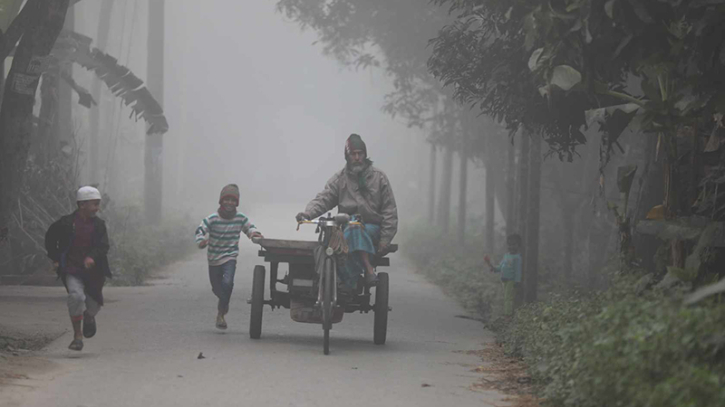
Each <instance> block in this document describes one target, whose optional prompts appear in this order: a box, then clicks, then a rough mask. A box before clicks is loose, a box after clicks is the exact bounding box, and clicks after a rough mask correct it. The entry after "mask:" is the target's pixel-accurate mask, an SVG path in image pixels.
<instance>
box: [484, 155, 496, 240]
mask: <svg viewBox="0 0 725 407" xmlns="http://www.w3.org/2000/svg"><path fill="white" fill-rule="evenodd" d="M489 144H490V143H489ZM487 150H488V151H486V155H488V160H487V161H488V164H489V165H487V166H486V200H485V202H486V208H485V214H486V233H485V237H486V248H487V250H488V251H489V252H491V253H493V252H495V251H496V242H495V239H496V224H495V219H496V170H495V166H494V165H493V160H492V156H493V154H494V150H493V148H491V146H490V145H489V148H488V149H487Z"/></svg>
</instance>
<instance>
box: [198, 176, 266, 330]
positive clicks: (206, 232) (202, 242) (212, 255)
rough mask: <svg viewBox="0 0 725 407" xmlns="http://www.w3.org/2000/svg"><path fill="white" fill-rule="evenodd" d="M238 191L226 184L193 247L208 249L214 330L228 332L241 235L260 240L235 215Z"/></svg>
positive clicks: (242, 217) (247, 222) (246, 222)
mask: <svg viewBox="0 0 725 407" xmlns="http://www.w3.org/2000/svg"><path fill="white" fill-rule="evenodd" d="M237 206H239V187H238V186H237V185H236V184H229V185H227V186H225V187H224V188H222V192H221V194H220V195H219V209H217V211H216V212H214V213H212V214H211V215H209V216H207V217H206V218H204V219H203V220H202V221H201V224H200V225H199V227H198V228H196V236H195V240H196V244H197V246H199V248H200V249H204V248H206V247H209V249H208V250H207V260H208V261H209V282H211V290H212V292H213V293H214V295H216V296H217V298H218V299H219V302H218V304H217V317H216V327H217V328H219V329H227V321H226V320H224V316H225V315H226V314H227V312H229V300H230V299H231V297H232V290H233V289H234V274H235V273H236V269H237V256H239V237H240V236H241V234H242V233H244V234H245V235H246V236H247V237H248V238H249V239H252V238H255V237H259V238H261V237H262V234H261V233H260V232H259V231H258V230H257V228H256V226H254V224H252V222H251V221H250V220H249V218H247V217H246V216H245V215H244V214H242V213H240V212H237Z"/></svg>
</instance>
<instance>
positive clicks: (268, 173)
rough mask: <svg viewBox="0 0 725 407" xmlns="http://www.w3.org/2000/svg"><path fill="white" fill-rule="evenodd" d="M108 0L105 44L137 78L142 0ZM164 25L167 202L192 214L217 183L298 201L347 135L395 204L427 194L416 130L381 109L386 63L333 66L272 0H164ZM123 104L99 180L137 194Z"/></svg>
mask: <svg viewBox="0 0 725 407" xmlns="http://www.w3.org/2000/svg"><path fill="white" fill-rule="evenodd" d="M96 3H100V2H83V3H79V4H78V5H77V6H76V9H77V10H76V15H77V18H76V29H77V30H78V31H80V32H83V33H85V34H87V35H89V36H95V35H94V32H95V30H97V28H96V27H95V25H96V24H97V23H96V21H97V20H96V19H95V18H90V17H91V16H97V13H98V9H99V5H98V4H96ZM116 3H117V4H116V6H115V7H116V9H114V19H113V26H112V28H111V32H112V34H111V40H110V42H109V47H108V52H109V53H110V54H112V55H116V56H118V57H119V61H120V62H121V63H123V64H127V65H128V66H129V68H131V69H132V70H133V71H134V72H136V73H137V75H138V76H139V77H141V78H144V73H145V71H146V56H145V49H146V47H145V42H144V41H145V38H146V34H145V33H146V28H147V16H146V13H147V10H146V9H147V5H146V2H145V1H136V0H122V1H118V2H116ZM84 15H88V16H89V18H88V19H87V21H85V20H84V19H83V18H82V16H84ZM131 27H133V28H131ZM132 30H133V31H132ZM132 32H133V34H132ZM124 33H125V37H124V36H123V35H124ZM165 34H166V38H165V41H166V45H165V46H166V52H165V64H166V66H165V75H166V77H165V81H164V86H165V92H164V93H165V94H164V100H165V103H164V110H165V113H166V117H167V119H168V121H169V123H170V131H169V132H168V133H167V134H166V135H164V136H163V137H164V143H165V147H164V163H165V186H164V188H165V191H164V195H165V199H164V203H165V206H166V207H167V208H175V209H184V210H188V211H191V213H193V214H194V215H202V214H204V213H206V212H209V211H212V210H214V209H215V205H216V202H217V199H218V194H219V191H220V189H221V187H222V186H224V185H225V184H227V183H237V184H239V186H240V189H241V193H242V199H241V204H240V210H242V211H249V209H247V208H250V207H255V206H257V205H271V204H274V205H281V204H287V205H289V206H290V207H291V206H293V205H296V206H297V207H299V210H301V209H303V208H304V204H305V203H306V202H307V201H309V200H310V199H311V198H313V197H314V195H315V194H316V193H317V192H318V191H319V190H321V189H322V188H323V186H324V184H325V182H326V181H327V179H328V178H330V176H332V174H333V173H334V172H335V171H338V170H339V169H341V168H342V167H343V165H344V163H345V161H344V158H343V147H344V142H345V139H346V138H347V137H348V135H349V134H350V133H358V134H360V135H361V136H362V137H363V140H364V141H365V142H366V143H367V149H368V155H369V157H370V158H371V159H372V160H373V161H374V163H375V165H376V166H377V167H379V168H381V169H382V170H383V171H385V172H386V173H387V174H388V176H389V178H390V179H391V183H392V184H393V187H394V191H395V194H396V196H397V198H398V201H399V205H400V206H401V208H404V207H407V208H411V207H415V206H416V202H414V201H412V200H413V198H414V197H415V196H416V195H419V194H424V193H425V192H424V190H423V185H422V183H423V182H424V180H425V178H423V176H424V174H426V170H425V168H426V167H427V165H426V164H425V163H424V162H423V161H422V160H420V158H421V157H427V154H428V147H426V145H425V143H424V141H425V134H424V133H423V132H421V130H419V129H409V128H407V127H406V126H405V124H404V123H403V122H402V121H400V120H394V119H392V118H390V117H389V116H388V115H386V114H385V113H383V112H382V111H381V106H382V104H383V98H384V95H385V94H386V93H387V92H388V91H390V89H391V84H390V83H389V79H388V78H387V77H386V76H385V74H384V72H383V71H382V70H380V69H368V70H360V71H350V70H346V69H343V68H341V67H340V65H339V64H338V63H337V62H336V61H335V60H334V59H332V58H329V57H326V56H324V55H322V50H321V47H320V46H316V45H314V44H313V43H314V42H315V40H316V36H315V33H313V32H311V31H307V32H304V31H301V30H300V28H299V26H298V25H297V24H295V23H293V22H290V21H286V20H285V18H284V16H283V15H281V14H279V13H277V12H276V10H275V7H274V4H273V3H272V2H266V1H250V2H240V1H224V0H214V1H205V2H199V1H191V0H174V1H169V2H166V30H165ZM80 74H85V73H80ZM108 97H109V98H110V96H108ZM107 103H108V102H107ZM110 103H111V104H110V106H113V105H114V103H115V105H116V106H117V105H118V103H117V102H113V101H111V102H110ZM102 107H103V106H102ZM116 110H117V111H119V108H118V107H116ZM124 112H125V111H124V109H123V108H120V113H118V112H117V113H116V116H115V121H114V122H111V123H109V124H111V126H109V127H111V128H113V127H114V125H115V126H118V127H120V128H121V129H122V130H121V133H122V134H123V133H124V132H126V133H128V134H130V135H129V136H128V137H127V138H126V141H127V142H128V143H129V144H130V146H129V148H128V151H127V152H126V153H123V152H122V151H124V150H123V148H121V147H118V146H117V147H116V148H117V149H118V150H119V152H118V153H117V158H116V163H114V162H108V163H107V164H108V165H111V166H113V165H115V166H119V167H118V168H122V170H121V171H117V172H121V173H122V175H118V177H117V178H115V179H114V178H113V177H107V178H111V180H109V184H110V185H109V186H108V189H109V190H110V191H109V192H110V193H111V194H112V195H114V194H115V195H116V198H117V199H123V200H128V199H130V200H140V199H141V198H142V197H141V196H140V194H141V192H142V191H143V177H142V175H143V174H142V164H143V149H142V143H143V137H144V136H143V124H142V123H139V124H133V122H132V121H128V120H125V115H126V114H127V113H124ZM118 116H120V120H119V119H118ZM119 121H120V122H121V123H119ZM102 128H103V127H102ZM124 129H125V130H124ZM129 139H130V140H133V142H129V141H128V140H129ZM118 142H120V143H121V144H123V143H124V139H121V140H120V141H118ZM134 151H135V153H134ZM124 154H126V155H130V156H132V158H124V157H126V156H125V155H124ZM134 154H136V155H134ZM139 154H140V155H139ZM111 161H112V160H111ZM114 184H115V185H114ZM420 206H422V205H420ZM280 215H281V216H287V217H289V219H292V216H293V215H294V213H285V214H283V215H282V214H280Z"/></svg>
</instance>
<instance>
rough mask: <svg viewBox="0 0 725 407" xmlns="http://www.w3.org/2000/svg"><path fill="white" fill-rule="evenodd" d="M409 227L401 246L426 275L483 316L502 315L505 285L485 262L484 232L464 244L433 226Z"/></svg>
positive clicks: (488, 317) (469, 308)
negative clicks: (434, 228) (460, 244)
mask: <svg viewBox="0 0 725 407" xmlns="http://www.w3.org/2000/svg"><path fill="white" fill-rule="evenodd" d="M410 229H411V230H410V233H409V234H408V238H407V239H406V240H405V242H404V243H403V245H402V247H403V248H404V250H405V254H406V256H407V257H408V258H410V259H411V260H412V261H413V262H414V263H415V265H416V267H417V269H418V270H419V271H420V272H421V273H423V274H424V275H425V276H426V278H428V279H429V280H430V281H431V282H433V283H435V284H437V285H439V286H441V287H442V288H443V290H444V291H445V292H446V293H447V294H449V295H450V296H451V297H453V298H455V299H456V300H457V301H459V302H460V303H461V305H463V307H465V308H466V309H468V310H471V311H473V312H477V313H478V314H480V315H481V316H482V317H484V319H494V318H496V316H498V315H501V313H502V311H503V308H502V305H503V288H502V286H501V281H500V279H499V278H498V276H497V275H496V274H493V273H491V272H489V270H488V266H486V264H485V263H484V260H483V255H484V254H483V253H481V248H482V247H484V244H483V236H470V237H469V238H467V239H466V242H467V243H466V245H465V246H463V247H461V246H459V245H458V244H456V242H455V239H453V238H446V237H441V235H440V234H439V233H436V232H435V231H434V230H432V229H431V228H430V227H426V226H423V225H415V226H412V227H411V228H410Z"/></svg>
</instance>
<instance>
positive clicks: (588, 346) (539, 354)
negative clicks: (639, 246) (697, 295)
mask: <svg viewBox="0 0 725 407" xmlns="http://www.w3.org/2000/svg"><path fill="white" fill-rule="evenodd" d="M411 229H412V233H411V234H410V235H409V236H410V238H409V239H407V240H406V241H405V242H404V246H403V248H404V251H405V253H406V255H408V256H409V257H410V258H411V259H412V261H413V262H414V263H415V264H416V266H417V268H418V270H419V271H420V272H421V273H423V274H424V275H425V276H426V277H427V278H428V279H429V280H431V281H432V282H434V283H436V284H438V285H440V286H441V287H442V288H443V289H444V291H446V292H447V293H448V294H449V295H450V296H452V297H453V298H456V299H457V300H458V301H460V302H461V304H462V305H463V306H464V307H466V308H468V309H470V310H474V311H476V312H478V313H479V314H480V315H481V316H482V317H483V318H484V320H487V321H492V320H496V324H495V325H493V326H494V328H496V329H499V331H498V338H499V340H500V341H502V342H503V343H504V345H505V348H506V350H507V352H508V354H509V355H511V356H513V357H520V358H523V360H524V361H525V362H526V364H527V366H529V370H530V374H531V376H532V378H533V379H534V383H535V384H536V385H537V387H538V388H539V390H540V391H539V392H540V396H542V397H543V398H544V399H546V400H547V403H548V404H550V405H556V406H583V407H588V406H592V407H594V406H642V407H669V406H672V407H675V406H677V407H682V406H692V407H695V406H716V405H725V328H724V327H725V305H723V304H717V303H714V302H710V303H708V304H706V305H703V306H700V307H689V308H688V307H683V306H682V302H681V297H682V293H678V292H672V291H669V292H667V293H665V292H659V291H649V292H645V293H644V294H642V293H638V292H637V290H636V288H635V287H636V285H637V284H636V281H637V276H628V277H612V281H611V282H610V288H609V289H608V290H607V291H603V292H576V291H571V288H570V287H567V288H566V290H561V292H557V290H555V289H554V287H543V288H542V287H540V289H543V290H545V291H547V292H546V293H545V294H546V295H542V296H540V298H543V297H545V298H546V299H545V300H544V301H541V302H538V303H535V304H529V305H526V306H524V307H521V308H520V309H518V310H517V312H516V315H515V317H514V318H513V320H512V321H511V322H510V323H508V324H506V323H500V322H501V321H502V320H501V319H497V316H498V315H500V313H501V304H502V298H501V296H502V289H501V286H500V282H499V280H498V276H497V275H494V274H491V273H489V272H488V271H487V267H486V266H485V265H484V263H483V258H482V257H483V253H481V251H480V247H483V241H482V239H481V238H480V237H476V236H473V237H471V238H470V239H469V243H468V244H467V245H466V246H465V247H460V246H458V245H456V244H455V243H453V242H452V241H451V240H450V239H441V238H440V236H439V235H436V234H434V233H433V232H431V231H430V230H429V228H423V227H415V226H414V227H411Z"/></svg>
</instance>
